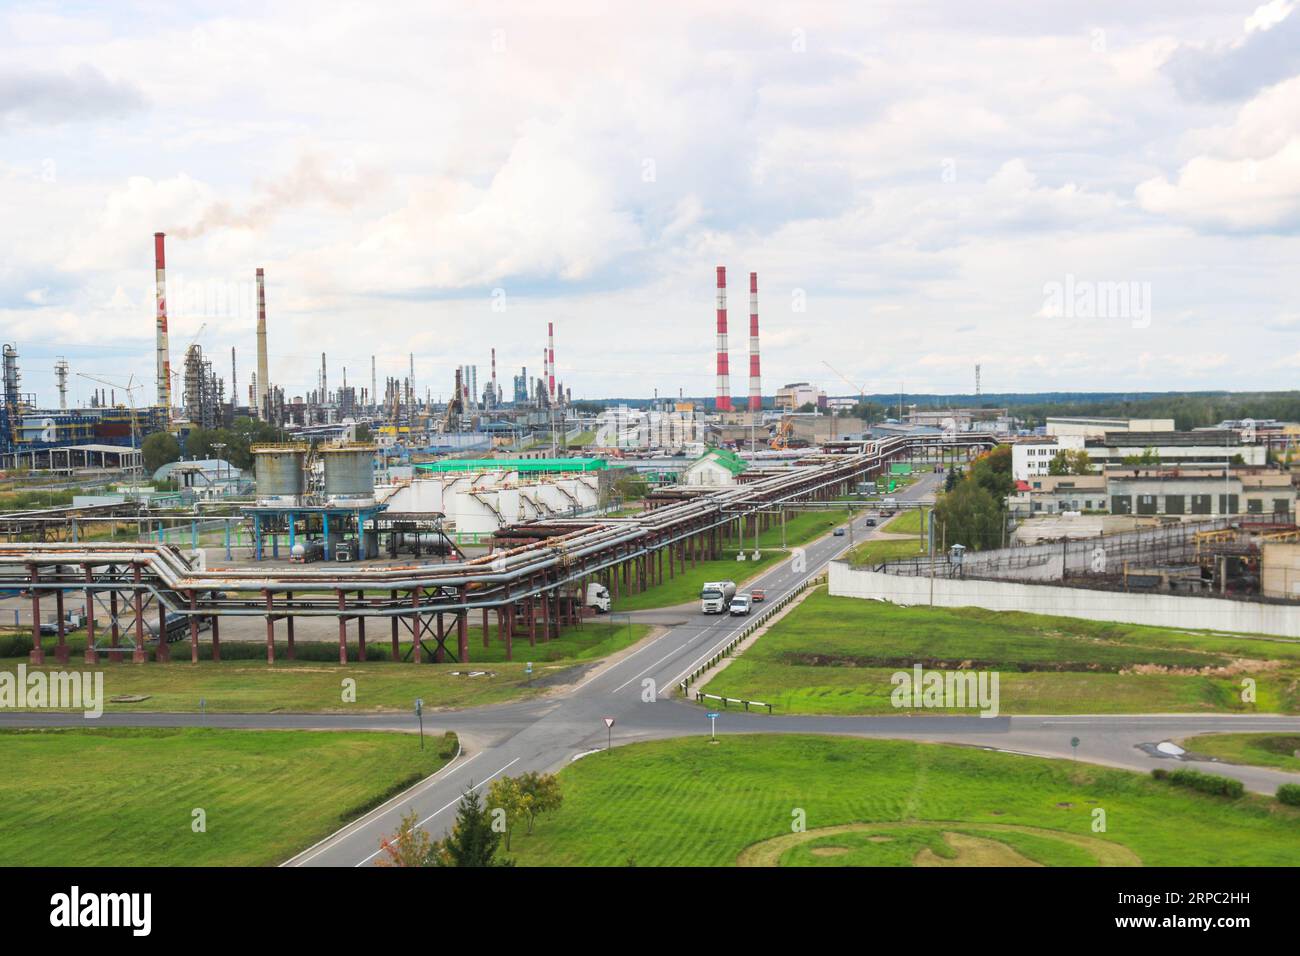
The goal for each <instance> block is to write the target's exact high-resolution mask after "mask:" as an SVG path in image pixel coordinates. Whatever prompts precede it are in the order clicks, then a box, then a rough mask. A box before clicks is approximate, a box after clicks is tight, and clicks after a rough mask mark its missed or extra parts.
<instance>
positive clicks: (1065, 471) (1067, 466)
mask: <svg viewBox="0 0 1300 956" xmlns="http://www.w3.org/2000/svg"><path fill="white" fill-rule="evenodd" d="M1047 473H1048V474H1049V475H1090V474H1092V459H1091V458H1090V457H1088V453H1087V452H1086V451H1084V450H1083V449H1082V448H1079V449H1073V448H1063V449H1061V450H1060V451H1058V452H1057V453H1056V454H1055V455H1053V456H1052V460H1051V461H1050V462H1048V464H1047Z"/></svg>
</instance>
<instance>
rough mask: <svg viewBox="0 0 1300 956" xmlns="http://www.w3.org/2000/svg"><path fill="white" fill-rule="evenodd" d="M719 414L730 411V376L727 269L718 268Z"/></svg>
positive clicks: (724, 267)
mask: <svg viewBox="0 0 1300 956" xmlns="http://www.w3.org/2000/svg"><path fill="white" fill-rule="evenodd" d="M716 407H717V410H718V411H720V412H729V411H731V375H730V374H729V372H728V371H727V267H726V266H718V395H717V402H716Z"/></svg>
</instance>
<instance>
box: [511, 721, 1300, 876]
mask: <svg viewBox="0 0 1300 956" xmlns="http://www.w3.org/2000/svg"><path fill="white" fill-rule="evenodd" d="M724 719H725V718H724ZM560 780H561V784H562V788H563V793H564V804H563V806H562V807H561V808H560V810H559V811H558V812H556V813H555V814H554V815H551V816H547V817H545V818H544V819H543V820H542V821H541V822H540V823H539V824H538V827H537V830H536V832H535V833H534V835H533V836H531V837H529V836H516V838H515V840H514V845H513V846H512V848H511V856H512V857H514V858H515V859H516V860H517V861H518V862H519V863H520V864H521V865H557V866H574V865H594V866H626V865H637V866H729V865H733V864H735V863H736V862H737V860H738V858H740V856H741V854H742V852H743V853H745V854H746V858H747V862H769V863H774V862H779V863H781V864H783V865H841V864H858V865H885V866H888V865H908V864H911V863H914V862H916V863H923V862H927V860H929V857H938V858H940V862H948V863H958V864H960V863H968V864H969V863H1013V862H1018V861H1017V860H1015V859H1014V856H1018V857H1021V858H1025V859H1027V860H1028V861H1030V862H1037V863H1043V864H1048V865H1098V864H1099V863H1103V862H1105V863H1109V864H1114V865H1123V864H1128V865H1133V864H1138V863H1140V864H1145V865H1148V866H1175V865H1177V866H1249V865H1272V866H1290V865H1294V863H1295V861H1296V859H1297V855H1298V854H1300V825H1298V824H1300V811H1297V810H1294V809H1292V808H1289V807H1285V806H1283V805H1281V804H1279V803H1277V802H1276V801H1275V800H1271V799H1267V798H1263V797H1259V796H1253V795H1248V796H1246V797H1243V798H1241V799H1238V800H1227V799H1224V798H1222V797H1210V796H1206V795H1202V794H1198V793H1194V792H1191V791H1187V790H1183V789H1180V788H1176V787H1172V786H1169V785H1168V784H1164V783H1161V782H1159V781H1155V780H1152V779H1151V778H1150V777H1149V776H1146V775H1141V774H1136V773H1129V772H1127V771H1122V770H1110V769H1105V768H1102V767H1096V766H1090V765H1087V764H1079V763H1071V762H1067V761H1052V760H1045V759H1039V758H1034V757H1020V756H1015V755H1011V754H1000V753H992V752H987V751H982V750H976V749H973V748H965V747H951V746H942V745H935V744H917V743H911V742H902V741H884V740H880V741H877V740H852V739H845V738H831V737H812V736H776V735H773V736H767V735H761V736H760V735H755V736H735V737H727V736H724V737H722V738H721V739H720V743H718V744H716V745H711V744H709V742H708V738H707V735H705V734H702V735H701V736H699V737H694V738H689V739H683V740H671V741H656V742H651V743H641V744H633V745H628V746H623V747H616V748H615V749H614V750H613V751H609V752H602V753H597V754H592V755H591V756H588V757H585V758H583V759H582V760H579V761H577V762H576V763H573V764H571V765H570V766H568V767H565V768H564V769H563V770H561V771H560ZM1097 809H1100V810H1103V811H1104V812H1105V814H1106V826H1107V829H1106V832H1102V833H1094V832H1093V830H1092V824H1093V820H1094V811H1095V810H1097ZM800 811H802V813H803V814H805V815H806V826H807V831H808V832H807V833H804V834H793V833H792V829H791V827H792V823H793V822H794V821H795V820H796V819H797V816H796V814H797V813H798V812H800ZM869 824H878V825H879V826H873V827H864V826H862V825H869ZM891 825H893V826H891ZM831 827H846V828H851V829H848V831H847V833H846V834H844V835H841V834H838V833H836V832H835V831H829V830H828V829H827V828H831ZM952 833H957V834H959V835H963V836H967V837H971V838H974V839H973V841H972V842H973V843H974V846H973V848H972V847H970V846H958V847H957V848H955V849H954V848H953V847H952V846H950V845H949V844H950V841H948V840H945V839H944V838H943V835H944V834H952ZM769 841H770V842H769ZM778 841H784V843H789V844H792V845H790V846H785V845H784V843H783V842H778ZM961 842H963V841H962V840H961V836H959V837H958V843H959V844H960V843H961ZM828 843H829V844H830V845H827V844H828ZM989 844H994V846H992V847H990V846H989ZM818 850H822V851H834V855H830V854H827V855H824V856H823V855H821V854H819V853H817V852H816V851H818ZM840 850H843V851H846V852H838V851H840ZM925 850H928V851H929V854H928V855H927V856H926V858H921V859H918V855H919V854H922V851H925ZM1008 850H1009V851H1012V852H1011V853H1008V852H1007V851H1008ZM1012 854H1014V856H1013V855H1012ZM945 856H946V857H947V859H944V858H945ZM954 857H955V858H954ZM929 862H934V861H933V860H929Z"/></svg>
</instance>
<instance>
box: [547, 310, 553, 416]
mask: <svg viewBox="0 0 1300 956" xmlns="http://www.w3.org/2000/svg"><path fill="white" fill-rule="evenodd" d="M546 364H547V369H546V392H547V395H549V396H550V399H551V404H552V405H554V404H555V323H554V322H547V323H546Z"/></svg>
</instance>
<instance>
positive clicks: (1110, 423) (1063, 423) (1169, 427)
mask: <svg viewBox="0 0 1300 956" xmlns="http://www.w3.org/2000/svg"><path fill="white" fill-rule="evenodd" d="M1173 430H1174V420H1173V419H1172V418H1048V419H1047V434H1049V435H1055V436H1065V435H1070V436H1075V437H1080V438H1101V437H1102V436H1103V435H1105V434H1106V433H1107V432H1171V431H1173Z"/></svg>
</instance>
